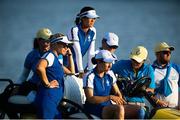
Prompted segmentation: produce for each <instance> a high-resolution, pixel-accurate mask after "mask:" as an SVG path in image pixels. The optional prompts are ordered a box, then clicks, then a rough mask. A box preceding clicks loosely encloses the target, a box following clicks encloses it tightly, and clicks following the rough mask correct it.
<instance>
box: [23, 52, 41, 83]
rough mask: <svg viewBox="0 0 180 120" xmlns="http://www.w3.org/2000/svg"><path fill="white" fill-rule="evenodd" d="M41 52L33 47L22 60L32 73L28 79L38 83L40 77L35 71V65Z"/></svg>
mask: <svg viewBox="0 0 180 120" xmlns="http://www.w3.org/2000/svg"><path fill="white" fill-rule="evenodd" d="M43 54H44V53H40V52H39V50H36V49H33V50H32V51H31V52H30V53H28V55H27V56H26V59H25V62H24V67H25V68H27V69H29V70H32V72H33V75H32V77H31V78H30V80H29V81H30V82H32V83H35V84H39V83H40V78H39V76H38V75H37V73H36V65H37V63H38V61H39V60H40V58H41V56H42V55H43Z"/></svg>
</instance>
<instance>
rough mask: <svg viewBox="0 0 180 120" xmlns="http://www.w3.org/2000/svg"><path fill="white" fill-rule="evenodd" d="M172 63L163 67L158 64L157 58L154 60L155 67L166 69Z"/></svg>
mask: <svg viewBox="0 0 180 120" xmlns="http://www.w3.org/2000/svg"><path fill="white" fill-rule="evenodd" d="M170 64H171V63H168V64H167V65H166V66H165V67H162V66H161V65H160V64H158V62H157V60H156V61H154V62H153V65H152V66H153V67H154V68H159V69H164V68H167V67H169V66H170Z"/></svg>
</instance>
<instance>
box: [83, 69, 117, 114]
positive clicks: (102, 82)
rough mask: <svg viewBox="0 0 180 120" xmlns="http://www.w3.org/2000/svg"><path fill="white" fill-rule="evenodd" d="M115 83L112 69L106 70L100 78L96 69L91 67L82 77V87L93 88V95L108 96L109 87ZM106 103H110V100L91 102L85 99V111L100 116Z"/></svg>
mask: <svg viewBox="0 0 180 120" xmlns="http://www.w3.org/2000/svg"><path fill="white" fill-rule="evenodd" d="M115 83H116V77H115V75H114V73H113V72H112V71H108V72H107V73H105V74H104V76H103V77H102V78H101V77H99V75H98V74H97V72H96V70H95V69H93V70H91V71H90V72H88V73H87V74H86V75H85V77H84V78H83V88H91V89H93V96H109V95H110V91H111V88H112V86H113V84H115ZM108 105H112V104H111V102H110V100H108V101H105V102H102V103H99V104H92V103H89V102H88V101H86V102H85V105H84V108H85V110H86V111H87V112H89V113H91V114H94V115H96V116H99V117H102V116H101V115H102V110H103V107H104V106H108Z"/></svg>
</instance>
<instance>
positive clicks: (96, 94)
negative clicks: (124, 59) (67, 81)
mask: <svg viewBox="0 0 180 120" xmlns="http://www.w3.org/2000/svg"><path fill="white" fill-rule="evenodd" d="M114 60H115V59H114V58H113V56H112V54H111V53H110V52H109V51H107V50H100V51H99V52H98V54H96V56H95V57H94V58H93V60H92V62H93V64H96V67H95V68H94V69H92V70H90V71H89V72H87V73H86V74H85V76H84V78H83V88H84V91H85V95H86V102H85V105H84V108H85V110H87V111H88V112H89V113H91V114H94V115H96V116H98V117H100V118H104V119H108V118H109V119H110V118H111V119H112V118H116V119H124V107H123V104H124V99H123V98H122V95H121V93H120V91H119V89H118V87H117V84H116V77H115V75H114V74H113V72H112V71H110V68H111V66H112V62H113V61H114ZM111 89H113V91H114V95H110V91H111ZM112 102H114V103H116V104H112Z"/></svg>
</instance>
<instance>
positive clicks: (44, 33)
mask: <svg viewBox="0 0 180 120" xmlns="http://www.w3.org/2000/svg"><path fill="white" fill-rule="evenodd" d="M51 35H52V32H51V31H50V30H49V29H48V28H42V29H40V30H39V31H38V32H37V34H36V38H35V39H34V43H33V50H32V51H31V52H30V53H28V55H27V57H26V59H25V62H24V68H23V72H22V74H21V76H20V78H19V80H18V81H17V83H18V84H21V83H23V84H22V86H21V88H20V92H19V93H20V94H23V95H27V94H28V93H29V92H30V91H31V90H35V89H36V87H37V86H38V84H39V82H40V78H39V76H38V75H37V73H36V65H37V63H38V61H39V60H40V58H41V57H42V55H43V54H44V53H46V52H47V51H48V50H49V49H50V41H49V39H50V37H51ZM60 56H61V55H60ZM67 56H68V62H69V63H70V64H69V66H68V67H65V66H63V69H64V72H65V73H66V74H72V73H74V71H75V70H74V63H73V58H72V53H71V50H70V49H69V48H68V52H67ZM59 61H61V59H60V58H59ZM31 71H32V72H33V75H32V77H31V78H30V79H29V80H28V81H26V80H27V78H28V76H29V74H30V72H31Z"/></svg>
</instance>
